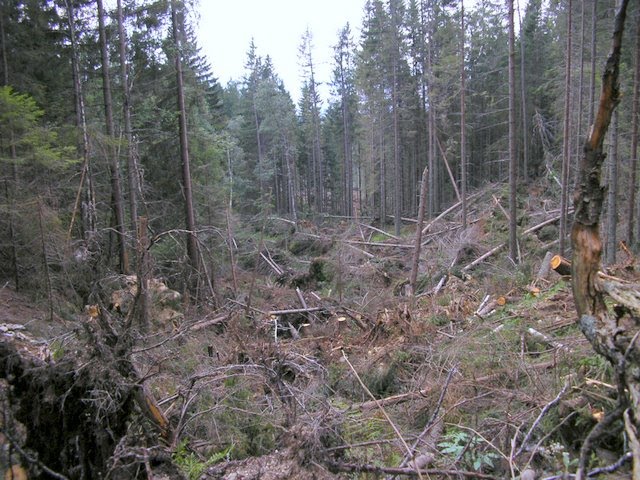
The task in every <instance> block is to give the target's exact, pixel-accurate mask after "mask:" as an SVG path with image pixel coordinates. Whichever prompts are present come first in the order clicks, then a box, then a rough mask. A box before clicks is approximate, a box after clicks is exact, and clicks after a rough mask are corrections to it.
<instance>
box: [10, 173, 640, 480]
mask: <svg viewBox="0 0 640 480" xmlns="http://www.w3.org/2000/svg"><path fill="white" fill-rule="evenodd" d="M506 193H507V192H506V190H505V189H504V187H503V186H496V185H489V186H487V187H486V188H484V189H482V190H481V191H478V192H477V193H476V194H474V195H472V196H471V200H470V203H469V219H470V221H469V226H468V227H467V228H466V229H463V228H462V225H461V223H460V218H461V214H460V210H459V209H456V208H454V209H452V210H451V212H450V213H449V214H448V215H445V216H443V217H442V218H439V219H437V220H436V221H431V222H426V224H425V227H426V231H425V235H424V237H423V247H422V255H421V262H420V272H419V285H418V291H417V292H416V295H415V297H414V296H411V295H409V291H408V282H407V279H408V277H409V271H410V268H411V257H412V252H413V246H412V245H413V239H414V236H415V224H414V223H412V222H406V223H405V226H404V227H403V231H402V234H401V235H400V236H398V237H396V236H395V235H392V234H390V233H388V232H386V231H385V230H388V229H385V228H383V227H382V226H380V225H379V224H376V225H372V224H371V222H370V220H369V221H368V220H366V219H361V220H360V221H357V222H352V221H351V222H347V221H345V220H344V219H336V218H319V219H317V221H314V222H311V221H304V222H299V223H298V225H295V226H294V225H292V224H291V222H289V221H287V220H286V219H278V218H269V219H267V221H262V222H258V223H260V226H259V227H257V228H254V229H250V228H247V227H246V226H245V227H242V226H241V225H240V224H238V225H235V226H234V229H233V230H234V232H235V233H234V235H235V236H234V238H235V244H236V245H237V247H238V248H237V250H234V258H233V263H234V264H235V268H231V267H229V268H228V269H226V270H224V271H222V272H221V274H220V275H219V277H217V278H216V279H215V281H216V285H215V289H216V290H217V292H218V297H219V305H218V306H217V307H215V308H214V307H213V306H208V307H207V306H203V305H201V303H202V302H196V301H193V300H192V301H191V302H190V303H191V304H190V305H186V304H185V302H184V300H183V299H182V298H181V297H180V295H179V294H178V293H176V292H172V291H171V290H168V289H166V287H165V286H164V284H163V283H161V282H159V281H158V282H155V283H154V288H153V289H152V293H153V298H154V305H153V308H152V315H151V318H152V321H151V325H150V326H148V329H147V333H146V334H145V335H140V337H138V338H137V340H136V342H135V345H134V347H133V349H132V352H131V361H132V364H133V365H134V366H135V371H136V372H138V374H139V376H140V378H142V379H143V380H144V383H145V385H146V389H147V391H148V392H149V395H150V397H152V398H155V399H156V401H157V406H158V407H159V408H160V409H161V410H162V414H163V416H164V417H165V418H167V419H168V421H169V423H170V425H171V430H172V434H171V436H170V438H164V440H161V439H160V436H159V435H158V433H157V432H155V431H154V428H153V422H151V423H150V422H148V421H144V420H142V419H141V418H142V417H141V416H140V415H138V417H140V418H139V419H138V420H139V421H137V422H132V423H131V425H130V426H129V427H128V431H127V433H126V436H127V437H128V440H127V442H124V443H126V445H127V446H128V447H127V448H129V450H133V449H138V450H135V451H136V452H139V451H144V452H146V453H145V455H147V456H146V457H144V458H145V459H146V460H145V462H144V466H145V469H146V474H147V476H148V477H153V478H173V477H171V476H165V477H163V476H162V475H160V474H159V473H157V472H154V468H155V467H154V465H155V464H154V461H153V455H152V456H151V457H149V452H155V451H156V450H158V449H159V450H162V451H164V452H168V454H169V455H170V458H171V461H172V462H173V463H174V464H175V465H177V466H178V467H179V469H180V470H181V471H182V472H183V474H184V476H185V477H187V478H194V479H195V478H212V479H213V478H224V479H228V480H240V479H244V480H247V479H272V480H276V479H312V478H317V479H331V478H354V479H355V478H358V479H360V478H362V479H369V478H371V479H373V478H403V477H405V476H408V477H416V476H422V478H523V479H524V478H528V479H533V478H562V475H563V474H565V473H567V472H573V471H575V467H576V464H577V456H578V452H579V449H580V446H581V445H582V443H583V441H584V439H585V437H586V435H587V434H588V433H589V431H590V430H591V429H592V428H593V427H594V426H595V425H597V423H598V422H599V421H601V420H602V418H603V416H604V415H605V414H606V412H608V411H610V410H611V409H613V407H614V406H615V399H616V388H615V386H614V381H613V380H612V373H611V369H610V367H609V366H608V364H607V363H606V361H604V360H603V359H602V358H601V357H599V356H597V355H596V354H595V353H593V351H592V349H591V346H590V345H589V343H588V342H587V341H586V339H585V338H584V336H583V335H582V333H581V332H580V330H579V328H578V327H577V326H576V318H575V317H576V314H575V309H574V305H573V298H572V293H571V283H570V278H568V277H563V276H560V275H559V274H557V273H556V272H554V271H553V270H551V271H549V270H548V269H545V268H541V267H542V266H543V263H544V262H548V260H549V257H548V256H546V255H547V252H551V253H555V251H556V249H557V243H556V242H555V239H557V234H558V233H557V228H556V226H555V224H554V219H557V215H558V208H557V204H556V202H555V201H554V199H551V198H548V197H545V192H544V189H542V188H535V187H532V188H530V189H529V191H528V192H527V193H526V194H524V195H523V196H522V198H524V199H525V200H524V201H522V203H521V205H519V208H518V212H519V218H518V225H519V229H520V244H519V252H520V256H521V261H520V263H519V264H518V265H515V264H514V263H513V262H511V261H510V260H509V259H508V256H507V249H506V247H503V248H502V249H500V248H496V247H499V246H500V245H503V244H504V243H505V242H506V241H507V235H508V222H507V219H506V212H505V211H504V209H503V207H502V204H504V205H507V201H506V198H507V197H506ZM545 222H547V223H545ZM541 225H542V226H541ZM532 227H533V229H532ZM494 249H495V253H493V254H492V255H489V256H487V257H486V258H484V259H483V260H482V261H479V262H476V260H478V259H480V258H481V257H482V256H483V255H484V254H485V253H487V252H490V251H492V250H494ZM619 257H620V258H619V260H620V264H619V265H616V266H614V267H613V268H612V269H611V272H610V273H612V274H615V275H618V276H622V277H625V278H631V279H633V280H634V281H637V268H636V264H635V259H634V258H632V257H631V256H629V255H627V254H625V253H623V252H621V253H620V255H619ZM545 259H546V260H545ZM104 283H105V284H108V285H109V287H108V288H109V292H108V294H107V295H106V298H109V299H110V303H111V309H112V313H111V315H112V316H115V313H114V310H117V311H118V312H122V315H126V312H127V308H128V307H127V302H129V303H130V302H131V299H132V298H133V296H134V293H135V289H133V290H132V288H131V285H130V283H129V284H127V279H126V278H123V277H116V276H114V277H112V278H111V279H110V281H109V282H104ZM105 288H106V287H105ZM127 298H128V300H127ZM0 306H1V308H0V335H3V336H4V338H5V340H7V339H8V340H10V339H16V341H17V340H19V338H18V336H17V335H18V333H16V332H21V333H20V335H23V336H25V335H26V336H28V337H29V338H31V339H32V341H31V344H32V345H36V346H38V348H35V347H34V348H33V349H32V350H33V355H40V356H41V357H42V358H43V359H44V360H43V361H45V362H55V361H60V359H64V358H69V357H72V356H73V355H76V354H77V352H78V349H79V348H82V347H81V345H82V342H83V339H82V334H81V329H79V328H78V324H82V323H86V322H87V321H90V319H91V318H92V317H94V316H95V315H94V313H92V311H91V308H90V307H89V308H88V309H87V310H86V311H84V312H82V313H79V314H78V315H77V317H76V321H73V320H69V319H67V320H66V321H62V320H61V319H60V318H58V317H56V318H54V320H53V322H52V321H51V319H50V318H49V314H48V313H47V311H46V309H42V308H38V306H37V305H34V303H33V301H32V300H28V299H27V298H26V297H24V296H21V295H18V294H17V293H15V292H14V291H13V290H12V289H11V288H10V286H8V285H5V286H4V287H3V288H2V289H0ZM106 307H107V306H103V308H106ZM12 325H13V326H12ZM17 325H23V326H24V328H22V327H18V326H17ZM43 348H45V350H47V351H46V352H45V353H44V354H43V353H42V349H43ZM83 365H84V364H83ZM5 403H6V401H5ZM135 416H136V414H135V413H134V417H135ZM620 429H621V428H620V426H619V425H618V426H615V427H614V428H612V429H610V433H608V434H607V435H604V436H603V437H601V438H600V440H599V442H598V443H597V445H595V448H594V453H593V455H592V460H591V465H590V468H591V469H592V470H593V469H596V468H601V467H606V466H608V465H611V464H613V463H615V462H616V461H618V459H619V458H620V457H621V456H622V455H623V453H624V448H625V445H624V442H623V437H622V434H621V433H620ZM17 430H18V431H19V430H20V429H17ZM24 435H25V434H24V433H22V436H23V437H24ZM16 436H17V437H20V435H19V434H16ZM14 441H15V442H17V443H19V438H18V439H14ZM121 443H123V442H121ZM140 449H142V450H140ZM123 451H124V447H122V448H120V450H116V453H115V454H114V455H113V456H112V458H111V459H110V461H111V462H112V464H113V465H114V468H115V465H116V464H118V463H120V464H122V463H123V462H125V459H127V458H131V455H129V456H127V455H125V454H124V453H123ZM3 452H4V453H3V455H2V460H3V461H4V462H5V463H8V459H9V458H10V456H11V453H7V450H6V448H5V450H4V451H3ZM408 452H410V454H409V453H408ZM138 456H139V455H138ZM149 458H152V459H151V460H149ZM12 461H14V460H13V459H12ZM131 461H133V460H131ZM416 469H421V473H420V474H418V473H416ZM113 478H116V477H115V476H114V477H113ZM121 478H122V477H121ZM600 478H630V473H629V472H628V468H627V466H623V467H622V468H621V469H618V470H617V472H616V473H610V474H608V476H606V475H603V476H601V477H600Z"/></svg>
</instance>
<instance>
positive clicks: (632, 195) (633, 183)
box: [627, 10, 640, 247]
mask: <svg viewBox="0 0 640 480" xmlns="http://www.w3.org/2000/svg"><path fill="white" fill-rule="evenodd" d="M635 48H636V68H635V74H634V76H633V107H632V114H631V179H630V184H629V207H628V217H627V221H628V223H629V226H628V230H627V245H629V247H634V242H635V240H634V239H635V238H637V237H636V236H635V224H636V222H635V220H636V218H635V217H636V188H637V184H638V113H639V112H638V107H639V106H640V10H638V11H636V46H635ZM638 225H640V222H638Z"/></svg>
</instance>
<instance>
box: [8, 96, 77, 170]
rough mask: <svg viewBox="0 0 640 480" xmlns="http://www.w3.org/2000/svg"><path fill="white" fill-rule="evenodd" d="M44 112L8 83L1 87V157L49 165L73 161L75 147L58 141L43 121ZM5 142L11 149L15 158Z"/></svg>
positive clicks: (56, 165) (33, 101) (18, 161)
mask: <svg viewBox="0 0 640 480" xmlns="http://www.w3.org/2000/svg"><path fill="white" fill-rule="evenodd" d="M43 115H44V111H43V110H42V109H40V108H38V106H37V105H36V102H35V100H34V99H33V98H32V97H31V96H29V95H27V94H21V93H16V92H14V91H13V89H12V88H11V87H10V86H4V87H0V145H2V146H4V147H5V149H4V150H3V151H2V154H1V155H2V156H1V157H0V159H1V160H3V161H5V162H7V161H12V162H16V163H18V164H21V163H31V164H37V165H41V166H44V167H48V168H51V169H61V168H64V167H67V166H69V165H70V164H72V163H73V162H74V161H75V159H74V158H73V157H72V151H73V150H74V148H72V147H69V146H66V147H65V146H61V145H60V144H59V141H58V135H57V134H56V132H54V131H53V130H51V129H49V128H46V127H44V126H43V125H42V123H41V122H42V117H43ZM6 146H11V147H12V148H13V149H14V150H13V151H14V152H15V154H16V157H15V158H12V156H11V155H12V153H10V148H6Z"/></svg>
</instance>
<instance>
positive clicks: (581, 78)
mask: <svg viewBox="0 0 640 480" xmlns="http://www.w3.org/2000/svg"><path fill="white" fill-rule="evenodd" d="M584 4H585V2H584V0H583V2H582V4H581V5H580V55H579V58H580V60H579V61H580V69H579V71H580V76H579V79H578V123H577V125H576V129H575V130H576V132H575V133H576V150H575V152H576V153H575V155H576V158H579V157H580V149H581V147H582V144H583V143H582V110H583V103H584V94H583V85H584V30H585V23H586V19H585V14H584V9H585V5H584ZM577 175H578V170H577V169H576V170H575V175H574V183H575V180H577Z"/></svg>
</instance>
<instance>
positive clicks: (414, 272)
mask: <svg viewBox="0 0 640 480" xmlns="http://www.w3.org/2000/svg"><path fill="white" fill-rule="evenodd" d="M428 179H429V171H428V167H425V169H424V171H423V172H422V181H421V182H420V204H419V206H418V224H417V225H416V238H415V243H414V247H413V261H412V262H411V276H410V277H409V286H410V287H411V295H415V294H416V283H417V282H418V267H419V265H420V249H421V247H422V225H423V223H424V214H425V211H426V206H427V184H428Z"/></svg>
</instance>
